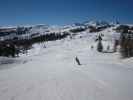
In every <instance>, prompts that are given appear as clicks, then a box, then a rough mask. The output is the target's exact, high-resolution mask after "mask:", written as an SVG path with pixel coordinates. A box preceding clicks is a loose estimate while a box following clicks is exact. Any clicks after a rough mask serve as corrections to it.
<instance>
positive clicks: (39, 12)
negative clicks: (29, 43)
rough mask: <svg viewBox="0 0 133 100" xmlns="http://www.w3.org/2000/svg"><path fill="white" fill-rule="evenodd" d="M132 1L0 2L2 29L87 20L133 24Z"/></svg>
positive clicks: (22, 0) (40, 0) (61, 0)
mask: <svg viewBox="0 0 133 100" xmlns="http://www.w3.org/2000/svg"><path fill="white" fill-rule="evenodd" d="M132 4H133V1H132V0H0V26H2V25H25V24H50V25H51V24H52V25H63V24H69V23H74V22H82V21H86V20H107V21H115V20H116V19H117V20H119V21H120V22H122V23H133V13H132V10H133V6H132Z"/></svg>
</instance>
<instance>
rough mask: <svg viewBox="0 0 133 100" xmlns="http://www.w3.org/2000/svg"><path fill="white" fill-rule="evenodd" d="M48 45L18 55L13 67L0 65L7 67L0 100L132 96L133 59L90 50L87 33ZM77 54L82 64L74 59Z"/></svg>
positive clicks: (120, 99) (1, 74)
mask: <svg viewBox="0 0 133 100" xmlns="http://www.w3.org/2000/svg"><path fill="white" fill-rule="evenodd" d="M46 46H47V48H44V49H38V50H39V51H38V52H36V53H35V54H33V55H30V56H27V57H26V56H24V57H22V58H21V57H20V58H18V61H17V62H18V63H15V64H9V65H10V66H12V67H10V68H9V67H8V66H9V65H0V67H2V68H3V67H6V68H7V69H3V70H0V100H132V99H133V78H132V76H133V68H132V65H131V64H132V62H131V60H129V61H123V60H120V59H119V57H118V55H117V54H101V53H98V52H96V51H95V50H91V49H90V46H91V42H90V41H89V39H88V38H87V37H84V38H77V39H73V40H67V39H66V40H59V41H55V42H49V43H47V44H46ZM33 52H34V50H33V51H32V53H33ZM76 56H77V57H78V58H79V60H80V62H81V64H82V65H81V66H78V65H77V63H76V62H75V57H76ZM14 66H15V67H14Z"/></svg>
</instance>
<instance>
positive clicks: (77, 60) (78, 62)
mask: <svg viewBox="0 0 133 100" xmlns="http://www.w3.org/2000/svg"><path fill="white" fill-rule="evenodd" d="M75 60H76V62H77V64H78V65H81V63H80V61H79V59H78V57H77V56H76V58H75Z"/></svg>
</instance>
